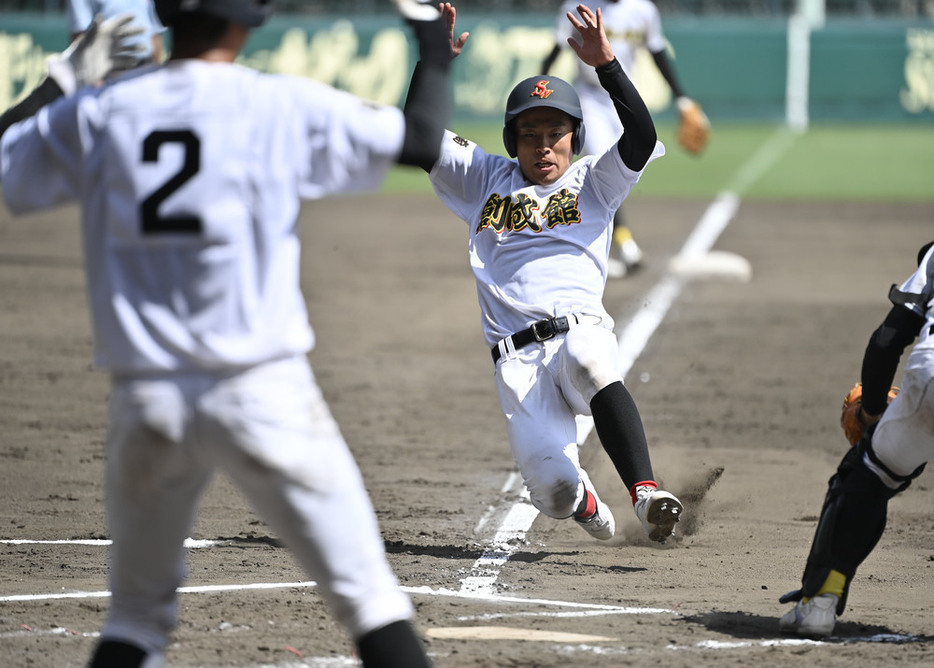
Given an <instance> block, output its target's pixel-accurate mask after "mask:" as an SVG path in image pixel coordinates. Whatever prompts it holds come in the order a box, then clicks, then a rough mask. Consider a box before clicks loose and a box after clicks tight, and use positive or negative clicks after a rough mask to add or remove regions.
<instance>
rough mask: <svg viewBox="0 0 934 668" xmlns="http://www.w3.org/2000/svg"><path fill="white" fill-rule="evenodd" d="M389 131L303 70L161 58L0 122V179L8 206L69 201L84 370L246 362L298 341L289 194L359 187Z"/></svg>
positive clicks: (379, 163)
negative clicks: (86, 320)
mask: <svg viewBox="0 0 934 668" xmlns="http://www.w3.org/2000/svg"><path fill="white" fill-rule="evenodd" d="M404 131H405V121H404V118H403V115H402V111H401V110H400V109H398V108H396V107H377V106H375V105H372V104H366V103H363V102H362V101H361V100H359V99H358V98H356V97H353V96H351V95H349V94H347V93H344V92H341V91H338V90H335V89H333V88H330V87H328V86H325V85H323V84H320V83H317V82H314V81H311V80H308V79H300V78H292V77H284V76H275V75H268V74H260V73H258V72H255V71H253V70H250V69H247V68H244V67H241V66H239V65H235V64H230V63H208V62H203V61H173V62H170V63H167V64H166V65H163V66H153V67H149V68H144V69H142V70H137V71H135V72H133V73H131V74H129V75H128V76H126V77H124V78H122V79H120V80H118V81H117V82H114V83H112V84H109V85H106V86H103V87H101V88H88V89H84V90H82V91H80V92H79V93H78V94H77V95H75V96H73V97H70V98H66V99H61V100H57V101H56V102H55V103H53V104H52V105H49V106H47V107H45V108H43V109H42V110H41V111H40V112H39V113H38V114H37V115H36V116H34V117H33V118H30V119H27V120H25V121H23V122H21V123H19V124H17V125H14V126H13V127H12V128H10V129H9V130H8V131H7V132H6V133H5V134H4V136H3V139H2V144H0V179H2V182H3V194H4V197H5V198H6V201H7V204H8V206H9V207H10V209H11V210H12V211H14V212H15V213H21V212H27V211H32V210H38V209H42V208H47V207H49V206H52V205H55V204H58V203H64V202H68V201H72V200H79V201H81V203H82V205H83V206H82V212H83V232H84V245H85V257H86V262H87V275H88V291H89V302H90V307H91V310H92V316H93V317H92V320H93V323H94V326H95V361H96V363H97V365H98V366H100V367H103V368H106V369H110V370H112V371H114V372H117V373H127V374H133V373H139V372H150V371H156V372H157V371H185V370H195V371H198V370H200V371H212V370H217V369H231V368H233V369H236V368H246V367H250V366H253V365H255V364H259V363H262V362H265V361H269V360H275V359H280V358H286V357H290V356H293V355H296V354H303V353H306V352H307V351H308V350H310V349H311V347H312V345H313V341H314V337H313V333H312V330H311V327H310V326H309V324H308V317H307V313H306V309H305V303H304V300H303V297H302V294H301V292H300V291H299V238H298V234H297V229H296V225H297V222H298V213H299V203H298V202H299V197H304V198H317V197H322V196H324V195H326V194H329V193H336V192H341V191H351V190H365V189H372V188H374V187H376V186H377V185H378V184H379V183H380V182H381V180H382V178H383V177H384V175H385V174H386V173H387V171H388V170H389V168H390V167H391V166H392V165H393V164H394V160H395V157H396V156H398V154H399V152H400V150H401V147H402V140H403V136H404ZM215 156H216V157H215ZM221 156H222V163H221V164H217V162H218V161H219V160H221ZM14 165H15V169H13V166H14ZM202 165H204V166H205V167H207V166H208V165H209V166H210V169H203V170H202V169H201V167H202Z"/></svg>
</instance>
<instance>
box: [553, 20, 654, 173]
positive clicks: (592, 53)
mask: <svg viewBox="0 0 934 668" xmlns="http://www.w3.org/2000/svg"><path fill="white" fill-rule="evenodd" d="M577 13H578V14H580V17H581V18H580V19H578V18H577V17H576V16H574V14H572V13H571V12H568V15H567V16H568V20H569V21H570V22H571V24H572V25H573V26H574V27H575V28H576V29H577V32H578V33H579V34H580V36H581V40H582V41H580V42H578V41H577V40H576V39H574V38H573V37H571V38H569V39H568V44H569V45H570V46H571V48H572V49H574V52H575V53H576V54H577V57H578V58H580V59H581V60H582V61H583V62H584V63H586V64H588V65H590V66H591V67H593V68H594V69H595V70H596V72H597V77H598V78H599V79H600V85H601V86H603V88H604V89H605V90H606V91H607V92H608V93H609V94H610V97H611V98H613V106H614V107H616V113H617V114H619V120H620V121H621V122H622V124H623V127H624V128H625V132H623V134H622V136H620V138H619V142H618V143H617V146H618V148H619V154H620V157H621V158H622V159H623V162H624V163H625V164H626V166H627V167H629V168H630V169H632V170H635V171H639V170H641V169H642V168H643V167H645V165H646V164H647V163H648V161H649V158H650V157H651V156H652V153H653V152H654V150H655V144H656V142H657V141H658V133H657V132H656V130H655V122H654V121H653V120H652V115H651V114H650V113H649V110H648V108H647V107H646V106H645V102H644V101H643V100H642V96H641V95H639V91H637V90H636V87H635V86H634V85H633V83H632V81H630V80H629V77H628V76H626V73H625V72H624V71H623V67H622V65H620V64H619V61H618V60H616V57H615V56H614V55H613V49H612V47H611V46H610V43H609V41H608V40H607V38H606V32H605V31H604V29H603V15H602V12H601V11H600V9H599V8H597V11H596V12H594V11H593V10H592V9H590V8H589V7H588V6H587V5H583V4H580V5H578V6H577Z"/></svg>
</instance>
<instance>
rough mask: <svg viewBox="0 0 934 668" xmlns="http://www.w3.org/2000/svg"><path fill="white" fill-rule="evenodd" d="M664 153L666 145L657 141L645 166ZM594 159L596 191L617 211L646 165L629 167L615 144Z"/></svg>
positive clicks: (604, 202)
mask: <svg viewBox="0 0 934 668" xmlns="http://www.w3.org/2000/svg"><path fill="white" fill-rule="evenodd" d="M664 155H665V145H664V144H663V143H662V142H660V141H656V142H655V149H654V150H653V151H652V155H651V156H649V159H648V162H646V163H645V167H648V166H649V163H651V162H652V161H653V160H656V159H658V158H661V157H662V156H664ZM582 159H587V158H582ZM593 159H594V160H596V163H595V165H594V167H593V170H592V172H591V178H592V179H593V181H594V183H595V184H596V186H597V187H596V188H595V191H596V192H597V194H598V195H599V196H600V197H601V198H602V199H603V205H604V206H606V207H607V208H608V209H611V210H613V211H615V210H616V209H618V208H619V207H620V205H621V204H622V203H623V200H625V199H626V197H628V196H629V193H630V192H631V191H632V189H633V187H635V185H636V184H637V183H638V182H639V179H641V178H642V174H643V173H644V172H645V167H643V168H642V169H641V170H639V171H635V170H633V169H630V168H629V167H627V166H626V163H625V162H623V158H622V156H620V154H619V151H618V150H617V148H616V145H615V144H614V145H613V146H611V147H610V148H609V149H608V150H607V151H606V152H605V153H604V154H603V155H601V156H600V157H599V158H593Z"/></svg>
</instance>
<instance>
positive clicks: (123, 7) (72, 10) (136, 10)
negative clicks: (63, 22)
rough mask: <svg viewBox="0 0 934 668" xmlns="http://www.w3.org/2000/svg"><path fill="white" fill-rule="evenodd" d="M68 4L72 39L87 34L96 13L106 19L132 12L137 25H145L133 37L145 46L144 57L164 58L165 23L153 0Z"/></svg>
mask: <svg viewBox="0 0 934 668" xmlns="http://www.w3.org/2000/svg"><path fill="white" fill-rule="evenodd" d="M66 4H67V8H68V26H69V30H70V31H71V39H72V41H73V40H75V39H77V38H78V37H80V36H81V35H82V34H84V32H85V31H86V30H87V29H88V26H89V25H91V21H93V20H94V17H95V16H100V17H101V18H102V19H104V20H106V19H109V18H111V17H114V16H121V15H126V14H132V15H133V20H134V22H135V23H136V25H138V26H139V27H141V28H142V29H143V32H142V33H140V34H139V35H138V36H137V37H136V38H135V39H134V43H138V44H140V45H141V46H142V51H141V55H142V57H143V59H145V60H148V61H151V62H154V63H161V62H162V59H163V57H164V46H163V40H162V33H163V32H165V27H164V26H163V25H162V23H160V22H159V17H158V16H156V8H155V5H154V4H153V2H152V0H68V2H67V3H66Z"/></svg>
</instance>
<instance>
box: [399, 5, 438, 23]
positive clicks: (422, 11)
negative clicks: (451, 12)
mask: <svg viewBox="0 0 934 668" xmlns="http://www.w3.org/2000/svg"><path fill="white" fill-rule="evenodd" d="M392 4H394V5H395V6H396V11H398V12H399V13H400V14H401V15H402V18H404V19H408V20H409V21H437V20H438V19H440V18H441V12H440V11H439V10H438V3H437V2H434V0H392Z"/></svg>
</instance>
